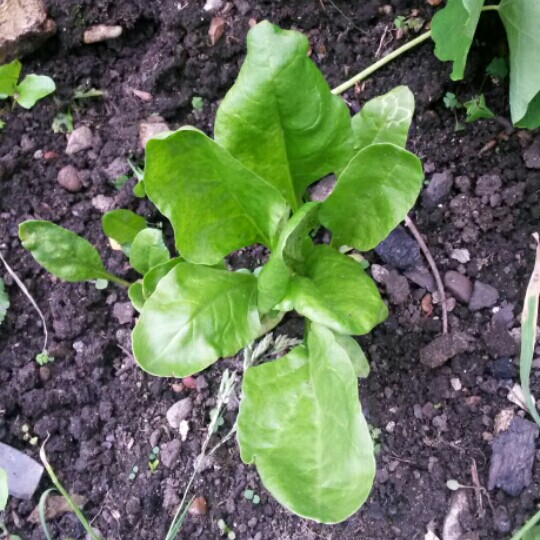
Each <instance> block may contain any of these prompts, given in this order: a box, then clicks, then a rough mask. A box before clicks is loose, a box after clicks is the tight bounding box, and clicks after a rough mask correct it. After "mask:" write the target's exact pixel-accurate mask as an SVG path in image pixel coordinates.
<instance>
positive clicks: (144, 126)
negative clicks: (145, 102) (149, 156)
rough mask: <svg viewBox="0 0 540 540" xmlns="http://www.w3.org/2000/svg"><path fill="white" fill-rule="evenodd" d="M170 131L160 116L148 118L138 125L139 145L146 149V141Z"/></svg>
mask: <svg viewBox="0 0 540 540" xmlns="http://www.w3.org/2000/svg"><path fill="white" fill-rule="evenodd" d="M165 131H170V129H169V126H168V125H167V124H166V123H165V120H164V119H163V118H161V116H150V117H149V118H147V119H146V120H145V121H144V122H141V123H140V124H139V144H140V146H141V148H146V144H147V143H148V141H149V140H150V139H151V138H152V137H155V136H156V135H158V134H160V133H164V132H165Z"/></svg>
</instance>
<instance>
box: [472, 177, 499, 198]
mask: <svg viewBox="0 0 540 540" xmlns="http://www.w3.org/2000/svg"><path fill="white" fill-rule="evenodd" d="M501 186H502V182H501V179H500V177H499V175H498V174H484V175H483V176H481V177H480V178H479V179H478V180H477V182H476V188H475V190H474V193H475V195H476V196H477V197H483V196H484V195H487V196H488V197H490V196H491V195H494V194H495V193H497V192H498V191H499V190H500V189H501Z"/></svg>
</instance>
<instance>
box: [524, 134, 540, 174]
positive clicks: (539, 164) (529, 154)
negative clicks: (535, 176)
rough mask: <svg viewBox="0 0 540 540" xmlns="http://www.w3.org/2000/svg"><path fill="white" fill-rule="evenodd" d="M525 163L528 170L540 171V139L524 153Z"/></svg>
mask: <svg viewBox="0 0 540 540" xmlns="http://www.w3.org/2000/svg"><path fill="white" fill-rule="evenodd" d="M523 161H525V167H527V168H528V169H540V137H536V139H534V142H533V143H532V144H531V146H529V148H527V150H525V152H523Z"/></svg>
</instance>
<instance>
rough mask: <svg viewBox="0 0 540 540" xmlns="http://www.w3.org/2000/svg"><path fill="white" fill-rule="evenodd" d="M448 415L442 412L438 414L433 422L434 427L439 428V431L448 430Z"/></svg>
mask: <svg viewBox="0 0 540 540" xmlns="http://www.w3.org/2000/svg"><path fill="white" fill-rule="evenodd" d="M447 422H448V416H447V415H446V414H441V415H439V416H436V417H435V418H434V419H433V420H432V421H431V423H432V424H433V427H435V428H437V429H438V430H439V431H448V426H447Z"/></svg>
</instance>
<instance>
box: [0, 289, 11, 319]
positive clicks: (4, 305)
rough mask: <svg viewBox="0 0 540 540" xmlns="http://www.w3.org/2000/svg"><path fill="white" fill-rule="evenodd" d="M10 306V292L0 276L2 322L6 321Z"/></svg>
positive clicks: (0, 315)
mask: <svg viewBox="0 0 540 540" xmlns="http://www.w3.org/2000/svg"><path fill="white" fill-rule="evenodd" d="M9 306H10V302H9V296H8V293H7V291H6V286H5V283H4V280H3V279H2V278H0V324H2V323H3V322H4V319H5V318H6V314H7V310H8V309H9Z"/></svg>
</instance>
